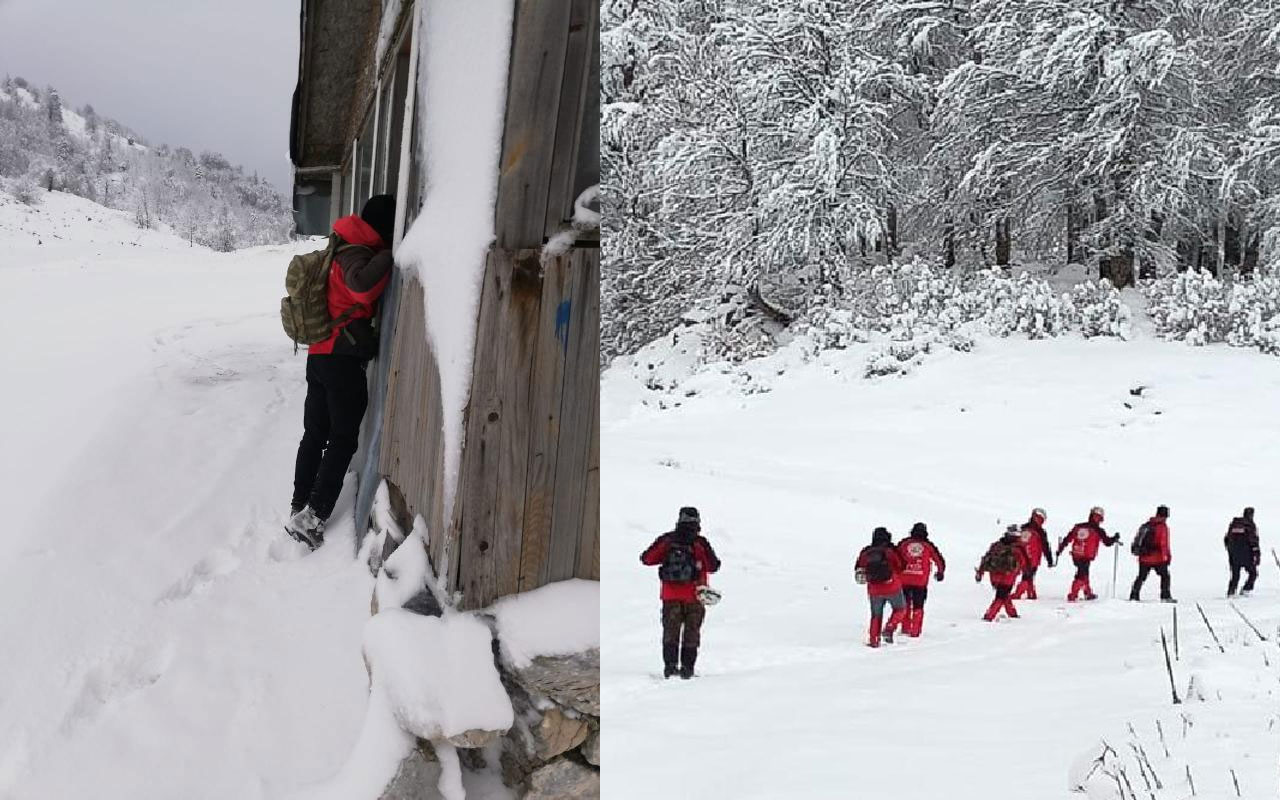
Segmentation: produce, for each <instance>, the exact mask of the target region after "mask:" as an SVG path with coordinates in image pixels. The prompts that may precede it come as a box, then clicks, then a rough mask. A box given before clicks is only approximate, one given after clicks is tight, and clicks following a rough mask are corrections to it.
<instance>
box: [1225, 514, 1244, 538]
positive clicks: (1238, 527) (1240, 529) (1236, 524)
mask: <svg viewBox="0 0 1280 800" xmlns="http://www.w3.org/2000/svg"><path fill="white" fill-rule="evenodd" d="M1227 536H1229V537H1230V538H1231V540H1232V541H1235V542H1247V541H1249V523H1247V522H1245V521H1244V520H1242V519H1240V518H1238V517H1237V518H1236V519H1233V520H1231V527H1230V528H1228V529H1227Z"/></svg>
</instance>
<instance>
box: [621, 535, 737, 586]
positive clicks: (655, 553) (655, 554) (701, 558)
mask: <svg viewBox="0 0 1280 800" xmlns="http://www.w3.org/2000/svg"><path fill="white" fill-rule="evenodd" d="M673 544H687V545H692V546H693V557H694V560H695V561H696V562H697V564H698V577H697V580H695V581H694V582H693V583H672V582H670V581H663V582H662V589H661V591H660V593H659V596H660V597H661V598H662V601H663V602H664V603H668V602H680V603H696V602H698V587H699V586H705V585H706V583H707V576H708V575H709V574H710V573H712V572H717V571H718V570H719V569H720V559H719V558H718V557H717V556H716V551H715V550H713V549H712V548H711V542H708V541H707V540H706V539H705V538H703V537H702V536H701V535H699V529H698V528H697V527H694V526H689V525H677V526H676V529H675V530H674V531H669V532H668V533H664V534H662V535H661V536H659V537H658V538H657V539H654V540H653V544H651V545H649V546H648V547H646V548H645V551H644V552H643V553H641V554H640V563H641V564H644V565H646V566H650V567H656V566H660V565H661V564H662V562H663V560H664V559H665V558H666V557H667V548H669V547H670V546H671V545H673Z"/></svg>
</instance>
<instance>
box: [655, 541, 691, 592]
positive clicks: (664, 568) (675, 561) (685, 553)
mask: <svg viewBox="0 0 1280 800" xmlns="http://www.w3.org/2000/svg"><path fill="white" fill-rule="evenodd" d="M658 577H659V578H660V579H661V580H662V581H663V582H664V583H693V582H694V581H695V580H697V579H698V563H697V559H695V558H694V556H693V542H681V541H678V540H676V539H672V540H671V541H669V542H667V554H666V555H665V556H663V558H662V564H661V566H659V567H658Z"/></svg>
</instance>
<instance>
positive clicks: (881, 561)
mask: <svg viewBox="0 0 1280 800" xmlns="http://www.w3.org/2000/svg"><path fill="white" fill-rule="evenodd" d="M905 566H906V564H905V563H904V562H903V560H902V556H900V555H898V551H897V550H896V549H894V546H893V535H892V534H890V533H889V531H888V530H886V529H885V528H876V529H875V530H874V531H873V532H872V533H871V544H869V545H867V546H866V547H864V548H862V552H860V553H858V560H857V561H856V562H855V563H854V569H853V578H854V580H855V581H857V582H858V583H861V584H865V585H866V587H867V597H868V599H870V600H871V629H870V631H869V635H868V638H867V644H868V645H870V646H871V647H879V646H880V642H881V641H882V640H883V641H885V642H892V641H893V634H894V633H895V632H896V631H897V630H898V626H899V625H901V624H902V622H903V620H904V619H906V616H907V602H906V600H905V599H903V596H902V579H901V577H900V576H901V574H902V570H903V568H904V567H905ZM885 604H888V605H889V606H890V607H891V608H892V609H893V611H892V613H891V614H890V615H889V622H888V624H885V623H884V607H885Z"/></svg>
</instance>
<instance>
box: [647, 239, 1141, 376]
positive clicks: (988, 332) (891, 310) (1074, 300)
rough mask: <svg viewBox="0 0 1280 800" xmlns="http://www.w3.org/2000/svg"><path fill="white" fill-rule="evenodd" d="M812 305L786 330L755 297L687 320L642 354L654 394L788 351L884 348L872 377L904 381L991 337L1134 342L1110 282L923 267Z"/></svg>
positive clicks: (881, 270) (886, 273)
mask: <svg viewBox="0 0 1280 800" xmlns="http://www.w3.org/2000/svg"><path fill="white" fill-rule="evenodd" d="M806 302H807V305H805V306H804V307H802V308H799V309H796V310H794V312H793V313H795V314H796V318H795V319H794V320H792V321H791V323H790V324H789V325H786V326H785V327H784V326H783V325H782V324H781V323H780V322H778V321H777V320H776V319H775V318H774V317H772V316H770V315H769V314H768V313H767V312H766V311H765V310H763V309H761V308H760V307H759V304H758V303H756V302H755V301H754V300H753V299H752V296H751V294H750V293H749V292H747V291H745V290H741V289H737V288H733V289H730V290H728V291H726V292H724V293H722V294H721V295H720V296H719V297H717V298H716V299H714V300H709V301H704V302H703V303H700V304H699V305H698V306H697V307H695V308H694V309H693V310H691V311H689V312H687V313H685V314H684V315H683V316H682V318H681V323H682V324H681V325H680V327H678V328H677V329H676V330H675V331H673V332H671V333H670V334H668V335H667V336H665V337H661V338H659V339H657V340H655V341H654V342H653V343H651V344H650V345H648V346H646V347H644V348H641V349H640V351H639V352H638V353H637V354H636V356H635V357H634V358H633V359H632V364H633V366H634V367H636V368H637V369H638V370H639V371H638V373H637V374H638V375H640V376H641V379H642V381H643V382H644V384H645V385H646V386H648V387H649V388H650V389H653V390H657V391H664V390H672V389H675V388H676V387H677V386H680V385H682V384H684V382H685V381H686V380H687V379H688V378H691V377H692V376H693V375H695V374H697V373H698V372H700V371H701V370H703V369H704V368H707V367H711V366H712V365H717V366H716V367H715V369H716V370H717V371H720V372H725V371H730V372H732V371H733V370H734V368H736V367H738V366H741V365H744V364H747V363H748V362H753V361H755V360H757V359H760V358H762V357H765V356H768V355H770V354H772V353H774V352H775V351H777V350H779V348H789V349H790V350H792V351H795V352H794V354H793V355H798V357H799V358H800V360H802V361H812V360H814V359H815V358H816V357H817V356H818V354H819V353H822V352H823V351H831V350H845V349H849V348H852V347H856V346H860V345H866V344H879V345H880V346H879V347H877V348H876V349H875V350H873V351H871V354H870V355H869V357H868V360H867V362H866V365H865V368H864V370H863V374H864V375H865V376H866V377H876V376H883V375H900V374H905V373H907V372H910V371H911V369H912V368H913V367H914V366H916V365H918V364H919V363H921V361H923V359H924V357H925V356H926V355H928V354H929V353H932V352H935V351H938V350H946V349H950V350H956V351H960V352H968V351H970V350H972V349H973V348H974V347H975V346H976V344H977V341H978V339H980V338H981V337H983V336H991V337H996V338H1006V337H1009V336H1026V337H1028V338H1031V339H1040V338H1047V337H1052V336H1062V335H1064V334H1067V333H1071V332H1079V333H1080V334H1082V335H1084V336H1089V337H1092V336H1117V337H1127V336H1128V334H1129V322H1130V320H1129V316H1130V315H1129V309H1128V307H1127V306H1126V305H1125V304H1124V302H1123V301H1122V300H1121V298H1120V293H1119V292H1117V291H1116V290H1115V289H1114V288H1113V287H1112V286H1111V284H1109V283H1106V282H1098V283H1086V284H1082V285H1081V286H1079V287H1077V288H1076V289H1075V290H1073V291H1072V292H1070V293H1067V294H1058V293H1057V292H1055V291H1054V289H1053V288H1052V287H1051V286H1050V285H1049V284H1048V283H1047V282H1046V281H1044V280H1041V279H1039V278H1036V277H1032V276H1031V275H1028V274H1027V273H1025V272H1022V273H1019V274H1018V275H1016V276H1011V275H1009V274H1008V273H1006V272H1004V271H1001V270H986V271H981V272H962V271H956V270H948V269H946V268H944V267H942V266H941V265H939V264H936V263H933V262H929V261H926V260H923V259H917V260H914V261H910V262H906V263H903V264H898V265H878V266H874V267H871V268H868V269H864V270H863V271H862V272H860V273H851V274H846V275H842V276H841V280H840V282H839V283H836V282H832V283H828V284H825V285H822V286H818V287H816V288H815V289H814V290H813V291H812V292H811V293H810V295H809V297H808V298H807V301H806ZM743 385H744V386H745V385H746V384H745V382H744V383H743ZM752 385H753V386H754V385H755V384H752Z"/></svg>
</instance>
